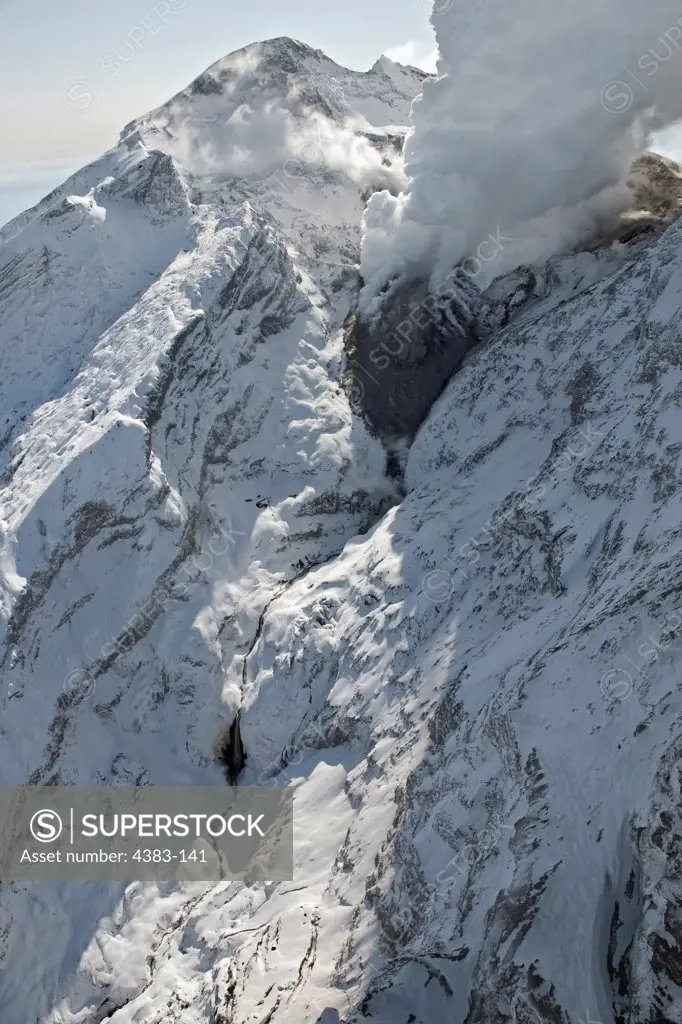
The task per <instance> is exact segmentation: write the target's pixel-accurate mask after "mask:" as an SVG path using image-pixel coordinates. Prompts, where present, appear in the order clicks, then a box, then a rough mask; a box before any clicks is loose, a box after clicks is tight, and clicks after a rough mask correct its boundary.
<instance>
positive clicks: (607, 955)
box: [0, 40, 682, 1024]
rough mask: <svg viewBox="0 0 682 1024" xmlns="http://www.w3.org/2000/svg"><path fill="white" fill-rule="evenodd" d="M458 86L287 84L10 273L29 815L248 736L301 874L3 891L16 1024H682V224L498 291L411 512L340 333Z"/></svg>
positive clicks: (72, 213) (18, 233)
mask: <svg viewBox="0 0 682 1024" xmlns="http://www.w3.org/2000/svg"><path fill="white" fill-rule="evenodd" d="M256 80H257V81H258V82H261V81H262V82H263V83H264V86H263V93H262V99H258V98H257V96H256V94H255V93H254V91H253V89H252V85H253V82H254V81H256ZM420 81H421V76H420V74H419V73H418V72H416V71H412V70H410V69H400V68H398V67H397V66H396V65H392V64H391V63H390V62H387V61H386V60H385V59H383V58H382V61H380V62H378V64H377V65H376V66H375V67H374V68H373V69H372V70H371V71H370V72H368V73H367V74H366V75H364V76H363V75H358V74H355V73H352V72H347V71H345V70H344V69H340V68H338V67H337V66H336V65H333V64H332V63H331V62H330V61H328V60H327V58H325V57H324V56H323V55H321V54H319V53H317V52H316V51H312V50H309V49H308V48H306V47H302V46H301V44H297V43H292V42H291V41H287V40H275V41H273V42H272V43H269V44H262V45H260V46H258V47H254V48H247V50H246V51H241V52H240V53H239V54H237V55H233V56H232V57H231V58H227V59H226V60H225V61H222V62H220V63H219V64H218V65H215V66H214V67H213V68H212V69H209V71H208V72H206V73H205V74H204V75H203V76H201V78H200V79H198V80H197V83H195V84H194V85H193V86H192V87H190V89H189V90H186V91H185V92H184V93H182V94H180V96H178V97H176V98H175V99H174V100H172V101H171V102H170V103H169V104H168V105H166V106H165V107H163V108H161V109H160V110H159V111H155V112H154V113H153V114H151V115H149V116H148V117H147V118H142V119H140V120H139V121H138V122H136V123H135V124H134V125H132V126H129V127H128V128H127V129H126V130H125V131H124V133H123V136H122V140H121V143H120V144H119V146H118V147H117V148H116V149H115V150H113V151H112V152H111V153H109V154H106V155H105V157H103V159H102V161H101V162H99V163H96V164H94V165H92V167H90V168H87V169H85V170H84V171H83V172H81V173H80V175H77V176H75V178H74V179H71V181H70V182H67V183H66V185H65V186H64V187H63V188H62V189H60V190H57V192H56V193H55V194H53V196H52V197H51V198H49V199H48V200H47V201H45V202H44V203H43V204H40V206H39V207H38V208H37V209H36V210H35V211H32V212H29V213H28V214H25V215H22V217H20V218H18V219H17V220H16V221H14V222H13V223H12V224H10V225H8V226H7V227H6V228H5V229H4V232H3V234H2V236H1V237H2V245H1V247H0V266H1V267H2V269H1V270H0V288H1V289H2V291H1V292H0V353H1V355H0V358H2V359H3V360H4V361H6V362H5V363H3V369H5V373H4V374H3V384H2V387H3V388H6V389H7V390H6V395H5V392H3V409H7V413H6V414H5V415H6V417H7V420H6V423H5V425H4V427H3V430H4V431H5V438H4V442H3V445H4V446H3V456H4V463H3V467H4V475H3V478H2V497H1V499H0V501H1V503H2V504H1V507H0V520H1V522H0V528H1V530H2V548H1V552H0V559H1V561H0V570H1V572H2V592H1V594H2V597H1V600H2V606H1V607H2V616H3V630H4V633H3V640H4V643H3V647H2V680H3V692H2V700H3V706H2V739H3V742H2V746H1V748H0V772H1V781H2V782H3V783H15V782H27V781H28V782H31V783H33V784H46V783H54V782H64V783H67V782H69V783H75V782H78V783H81V784H83V783H105V782H109V783H115V784H116V783H118V784H130V783H136V782H137V783H151V784H159V783H177V784H190V785H195V784H216V785H221V784H224V781H223V770H224V765H223V764H221V763H220V757H218V758H217V757H216V750H218V752H219V753H220V752H222V756H223V760H225V757H226V747H225V743H224V738H225V736H226V735H227V733H228V731H229V728H230V727H231V726H232V725H233V723H234V722H235V719H236V717H237V715H238V716H239V718H238V721H239V728H240V732H241V738H242V741H243V744H244V748H245V751H246V757H247V760H246V763H245V765H243V766H242V765H237V766H235V765H234V763H233V761H232V762H231V768H232V770H233V771H234V770H235V767H236V769H240V768H241V769H242V770H241V771H240V773H239V780H238V781H239V784H242V783H244V784H260V785H266V784H269V783H272V782H273V781H277V782H279V783H290V784H291V785H292V786H294V787H295V807H296V818H295V828H296V840H297V842H296V877H295V880H294V882H292V883H280V884H277V885H274V884H273V885H252V886H244V885H243V884H241V883H220V884H218V885H212V886H208V885H205V884H201V885H200V884H176V885H158V886H155V885H136V886H129V887H127V888H126V889H124V887H116V886H109V887H105V886H96V887H95V886H85V885H83V886H81V887H78V886H74V885H70V886H66V885H63V886H59V885H46V884H43V885H40V886H38V885H34V886H29V885H15V884H13V885H5V886H3V888H2V896H1V898H0V956H1V957H2V972H1V974H0V1019H1V1020H2V1022H3V1024H27V1022H29V1021H31V1022H33V1021H39V1022H41V1024H91V1022H92V1024H94V1022H97V1024H101V1022H103V1021H110V1022H111V1024H170V1022H173V1021H174V1022H178V1024H180V1022H181V1024H208V1022H211V1024H266V1022H267V1024H314V1022H316V1021H318V1019H321V1020H322V1021H323V1022H324V1024H335V1022H338V1020H344V1021H351V1020H352V1021H353V1022H357V1024H360V1022H364V1021H367V1022H374V1024H441V1022H443V1021H447V1022H448V1024H535V1022H538V1021H540V1022H544V1024H550V1022H551V1024H578V1022H579V1021H583V1022H584V1024H587V1022H588V1021H592V1022H593V1024H594V1022H596V1021H601V1022H604V1024H607V1022H608V1024H665V1022H680V1021H682V992H681V991H680V990H681V988H682V973H681V971H680V962H681V960H682V948H681V946H682V932H681V929H680V923H679V922H680V917H679V915H680V909H679V908H680V906H682V889H681V879H680V871H681V864H680V859H679V858H680V854H679V850H678V846H679V837H680V835H682V822H681V821H680V811H679V802H680V790H681V784H680V779H679V764H680V757H681V756H682V748H681V746H680V744H681V743H682V740H681V730H680V726H681V722H682V718H681V711H682V707H681V701H680V697H679V694H678V686H677V674H678V673H677V666H678V664H679V661H678V655H679V651H680V649H682V597H681V596H680V593H679V591H680V589H681V588H682V578H681V579H680V581H678V576H679V575H680V573H681V572H682V533H681V532H680V527H679V509H680V504H679V497H678V495H679V485H680V472H681V470H680V455H681V453H682V437H681V436H680V428H679V422H680V408H679V406H680V401H681V398H680V396H681V395H682V361H681V360H680V356H679V351H678V349H679V338H678V334H679V331H678V322H679V319H680V315H681V314H682V224H681V222H680V221H676V222H674V223H673V224H672V225H671V226H670V227H668V228H667V229H666V230H665V232H663V233H659V234H655V233H653V234H652V236H651V237H650V238H649V237H647V238H645V239H644V240H643V241H642V240H641V239H640V241H639V242H638V243H637V244H636V245H635V246H634V247H631V248H627V247H625V246H619V247H618V248H617V249H616V250H615V251H610V252H608V253H599V252H597V253H584V254H574V255H571V256H569V257H565V258H563V259H557V260H555V261H553V263H552V265H551V266H548V267H546V268H535V269H533V270H525V271H521V272H517V273H516V274H514V275H511V276H510V277H509V278H507V279H506V280H504V281H501V282H497V284H496V285H495V286H494V288H493V289H492V290H491V292H490V294H489V296H488V303H487V305H485V304H484V305H483V307H482V310H481V314H480V316H481V322H480V325H479V329H480V333H481V335H483V334H484V333H485V335H486V339H487V340H486V341H485V342H484V343H483V344H482V345H480V346H479V347H478V348H477V349H476V350H475V351H474V352H473V353H471V355H470V356H469V357H468V359H467V361H466V363H465V365H464V367H463V368H462V369H461V370H460V371H459V372H458V373H457V374H456V375H455V377H454V378H453V379H452V381H451V382H450V384H449V386H448V387H447V389H446V391H445V392H444V394H443V395H442V396H441V398H440V399H439V400H438V402H437V403H436V405H435V407H434V408H433V410H432V412H431V415H430V416H429V418H428V419H427V421H426V422H425V423H424V425H423V427H422V429H421V431H420V432H419V433H418V435H417V437H416V440H415V441H414V443H413V445H412V447H411V450H410V453H409V457H408V459H407V465H406V472H405V478H404V481H403V482H402V483H401V485H400V487H399V486H398V484H396V483H395V482H394V481H393V480H390V479H389V478H387V476H386V456H385V453H384V451H383V449H382V447H381V444H380V443H379V441H378V440H377V439H376V438H375V437H374V436H373V435H372V433H371V431H370V430H369V429H368V428H367V426H366V425H365V424H364V422H363V420H362V418H361V416H359V415H358V412H357V404H358V403H357V401H356V400H355V399H356V397H357V396H354V395H353V394H352V393H351V394H350V395H347V367H346V363H345V355H344V351H343V339H342V325H343V321H344V319H345V318H346V315H347V313H348V312H349V310H350V309H351V308H352V307H353V304H354V301H355V296H356V292H357V278H356V274H355V271H354V269H353V264H354V261H355V260H356V259H357V254H358V232H359V224H360V216H361V209H362V196H363V194H364V193H365V192H366V190H367V189H368V188H372V187H373V186H374V185H376V184H381V176H382V175H389V177H392V178H393V180H394V181H396V182H397V181H399V178H400V173H401V172H400V166H399V158H398V156H397V148H396V147H397V145H398V144H399V140H400V137H401V135H402V134H404V126H405V125H406V124H407V118H408V110H409V101H410V98H411V97H412V96H414V95H415V94H416V93H417V92H418V89H419V86H420ZM259 104H260V105H259ZM245 107H247V108H248V109H245ZM237 112H239V113H238V116H236V117H235V115H236V114H237ZM273 118H274V119H275V120H278V119H279V120H282V119H283V120H284V121H285V122H286V125H285V129H283V130H282V132H281V133H280V135H279V136H274V138H275V141H276V142H277V146H276V147H273V145H272V140H273V135H272V133H271V131H270V128H271V121H272V119H273ZM233 119H234V120H233ZM228 121H229V122H231V123H232V124H233V125H241V126H242V127H241V128H236V129H235V132H236V134H230V132H229V131H228V129H227V127H226V124H227V122H228ZM224 122H225V123H224ZM278 123H279V121H278ZM245 124H248V125H249V126H250V128H249V130H248V131H247V129H246V128H244V127H243V126H244V125H245ZM400 126H402V128H401V127H400ZM318 129H320V131H321V132H324V134H320V135H317V134H316V133H317V131H318ZM351 137H352V140H355V141H354V142H351ZM314 138H317V140H318V141H317V143H315V146H316V147H317V148H315V149H313V150H308V149H304V150H302V149H301V147H305V146H307V145H308V144H309V143H310V140H311V139H314ZM264 139H266V140H267V145H266V144H265V143H264V142H263V140H264ZM323 139H326V140H327V142H326V143H325V142H323V141H320V140H323ZM337 142H339V146H338V147H337V145H336V143H337ZM341 142H342V143H343V144H341ZM297 147H298V150H297ZM275 149H276V152H275ZM344 153H345V154H346V157H347V159H346V160H345V162H344V161H343V160H342V159H341V157H342V156H343V154H344ZM197 154H199V155H200V156H201V160H198V159H197ZM235 161H237V163H239V164H240V167H239V168H238V167H237V166H236V163H235ZM290 161H293V163H291V162H290ZM294 171H295V173H294ZM74 282H75V285H76V286H75V287H74ZM10 372H11V373H13V374H14V376H13V379H12V380H10V379H9V376H8V374H9V373H10ZM344 385H346V390H344ZM228 760H229V758H228Z"/></svg>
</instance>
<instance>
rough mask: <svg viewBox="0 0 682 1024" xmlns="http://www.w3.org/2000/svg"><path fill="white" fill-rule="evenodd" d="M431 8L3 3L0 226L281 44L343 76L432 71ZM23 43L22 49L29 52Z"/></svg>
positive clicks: (314, 2) (311, 0) (194, 0)
mask: <svg viewBox="0 0 682 1024" xmlns="http://www.w3.org/2000/svg"><path fill="white" fill-rule="evenodd" d="M430 6H431V5H430V2H429V0H343V3H332V2H330V0H248V2H244V3H242V2H237V0H116V2H115V3H108V2H104V0H61V2H60V3H58V4H55V3H50V2H46V0H0V225H1V224H4V223H5V222H6V221H7V220H9V219H10V217H12V216H14V215H15V214H17V213H19V212H20V211H21V210H24V209H26V208H27V207H29V206H30V205H32V204H33V203H35V202H37V201H38V200H39V199H40V198H41V197H42V196H44V195H46V194H47V193H48V192H49V191H50V190H51V189H52V188H54V187H55V186H56V185H58V184H60V183H61V182H62V181H63V180H64V179H65V178H66V177H67V176H68V175H69V174H71V173H72V172H73V171H75V170H77V169H78V168H80V167H82V166H83V165H84V164H85V163H87V162H88V161H89V160H91V159H93V158H95V157H97V156H99V155H100V154H101V153H103V152H104V151H105V150H106V149H108V148H109V147H110V146H112V145H113V144H114V143H115V141H116V139H117V137H118V134H119V132H120V130H121V128H123V126H124V125H125V124H127V123H128V122H129V121H132V120H133V118H136V117H139V116H140V115H141V114H143V113H145V112H146V111H148V110H151V109H153V108H154V107H156V106H158V105H159V104H161V103H163V102H165V101H166V100H167V99H169V98H170V97H171V96H172V95H174V93H176V92H178V90H180V89H182V88H184V87H185V86H186V85H188V84H189V82H191V81H192V80H193V79H194V78H196V76H197V75H198V74H199V73H200V72H201V71H203V70H204V69H205V68H206V67H208V66H209V65H210V64H212V63H213V62H214V61H216V60H218V59H219V58H220V57H223V56H225V55H226V54H228V53H230V52H231V51H233V50H238V49H239V48H240V47H242V46H245V45H246V44H248V43H252V42H254V41H256V40H260V39H267V38H270V37H273V36H281V35H287V36H292V37H293V38H295V39H300V40H302V41H303V42H305V43H308V44H309V45H311V46H314V47H317V48H319V49H321V50H324V52H325V53H326V54H328V56H330V57H331V58H332V59H333V60H335V61H337V62H338V63H339V64H342V65H344V66H346V67H350V68H354V69H356V70H368V69H369V68H370V67H371V65H372V64H373V63H374V62H375V60H376V59H377V58H378V57H379V56H380V55H381V54H382V53H387V54H388V55H389V56H390V57H392V58H393V59H394V60H399V61H401V62H403V63H416V64H418V65H419V66H421V67H425V68H426V69H427V70H433V69H434V68H435V43H434V38H433V33H432V31H431V28H430V25H429V13H430ZM29 42H30V47H29Z"/></svg>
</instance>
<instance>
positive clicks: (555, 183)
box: [362, 0, 682, 308]
mask: <svg viewBox="0 0 682 1024" xmlns="http://www.w3.org/2000/svg"><path fill="white" fill-rule="evenodd" d="M432 24H433V27H434V29H435V32H436V38H437V41H438V45H439V64H438V69H439V72H440V77H438V78H434V79H432V80H430V81H427V82H425V84H424V89H423V94H422V96H421V98H420V99H419V100H418V101H417V103H415V105H414V107H413V122H414V130H413V132H412V134H411V135H410V136H409V137H408V139H407V142H406V146H405V154H404V156H405V172H406V175H407V177H408V186H407V189H406V190H405V191H404V192H403V193H402V194H401V195H400V196H398V197H395V198H394V197H393V196H391V195H389V194H388V193H386V192H383V193H378V194H377V195H375V196H373V197H372V199H371V200H370V203H369V205H368V208H367V212H366V216H365V239H364V247H363V259H362V273H363V276H364V278H365V281H366V282H367V288H366V290H365V292H364V295H363V299H364V300H365V302H366V303H367V306H366V308H368V307H369V306H372V307H373V306H374V301H373V297H374V296H376V295H377V294H378V293H379V292H380V290H381V289H382V288H383V286H384V285H385V283H386V282H387V281H388V280H390V279H391V278H394V277H395V276H396V275H398V276H400V277H401V278H404V277H409V276H418V277H427V278H428V277H431V280H432V284H434V285H435V284H436V283H438V282H439V281H441V280H442V279H443V278H444V277H446V276H447V274H448V273H449V271H450V270H451V269H452V268H453V267H454V266H455V265H457V264H458V263H459V262H460V261H462V260H463V259H464V258H466V257H473V256H474V254H475V253H476V251H477V247H478V246H480V245H481V244H482V243H483V244H487V243H486V239H488V238H489V236H490V235H491V234H492V235H493V236H495V234H496V232H497V231H501V232H502V233H503V234H504V235H505V236H506V237H511V238H513V239H514V245H507V246H506V247H505V250H504V254H503V255H499V257H498V258H497V259H495V260H494V262H491V263H490V273H491V274H494V275H497V274H499V273H502V272H504V271H506V270H507V269H510V267H513V266H515V265H518V264H520V263H524V262H534V261H536V260H542V259H544V258H546V257H548V256H550V255H552V254H554V253H556V252H560V251H563V250H565V249H567V248H570V247H573V246H575V245H579V244H582V243H583V242H584V241H585V240H586V238H587V237H588V236H590V235H591V234H593V233H594V232H595V230H597V229H598V228H599V227H600V225H602V224H603V223H604V222H608V220H609V219H613V218H614V217H615V216H617V215H618V214H619V213H620V212H621V211H622V210H623V209H624V208H625V207H626V206H627V205H628V203H629V201H630V194H629V192H628V189H627V187H626V186H625V179H626V176H627V173H628V171H629V168H630V165H631V163H632V161H633V159H634V158H635V157H636V156H637V155H638V154H639V153H641V152H642V151H643V150H644V149H645V148H647V146H648V144H649V142H650V140H651V138H652V136H653V134H654V133H656V132H660V131H662V130H663V129H665V128H668V127H669V126H670V125H672V124H673V123H674V122H675V121H677V120H678V119H680V118H681V117H682V17H681V16H680V7H679V0H647V2H646V3H643V2H642V0H570V2H568V3H567V2H566V0H518V3H516V4H510V3H509V0H467V2H466V3H459V2H453V0H446V2H445V3H443V4H441V5H440V6H439V5H435V6H434V12H433V15H432ZM394 53H395V51H394ZM678 138H679V136H678ZM479 280H481V279H480V278H479Z"/></svg>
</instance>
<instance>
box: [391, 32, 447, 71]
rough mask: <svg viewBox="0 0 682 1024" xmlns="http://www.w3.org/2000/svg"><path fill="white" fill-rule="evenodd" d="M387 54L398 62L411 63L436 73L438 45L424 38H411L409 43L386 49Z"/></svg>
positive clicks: (413, 65)
mask: <svg viewBox="0 0 682 1024" xmlns="http://www.w3.org/2000/svg"><path fill="white" fill-rule="evenodd" d="M386 56H387V57H388V58H389V59H390V60H394V61H395V62H396V64H411V65H412V67H415V68H422V70H424V71H429V72H430V73H432V74H433V73H435V70H436V61H437V60H438V47H437V46H435V45H434V44H433V42H428V41H426V40H424V39H410V41H409V42H407V43H402V44H401V45H400V46H394V47H393V48H392V49H391V50H386Z"/></svg>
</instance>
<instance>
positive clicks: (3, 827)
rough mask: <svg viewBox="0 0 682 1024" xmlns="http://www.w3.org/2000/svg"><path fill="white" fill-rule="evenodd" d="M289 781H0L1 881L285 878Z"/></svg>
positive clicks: (289, 863)
mask: <svg viewBox="0 0 682 1024" xmlns="http://www.w3.org/2000/svg"><path fill="white" fill-rule="evenodd" d="M293 861H294V840H293V790H292V789H290V788H285V787H281V786H280V787H260V786H244V787H242V788H239V787H237V788H234V789H230V788H227V787H225V788H223V787H222V786H210V787H208V786H206V787H204V786H202V787H194V786H193V787H180V786H90V787H79V786H0V883H1V882H6V881H22V880H27V881H45V882H47V881H50V882H51V881H67V882H68V881H75V882H115V881H123V882H128V881H131V882H132V881H172V880H174V879H178V880H181V881H206V882H212V881H219V880H220V879H222V878H234V879H242V880H244V881H259V880H265V881H291V880H293V872H294V864H293Z"/></svg>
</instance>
